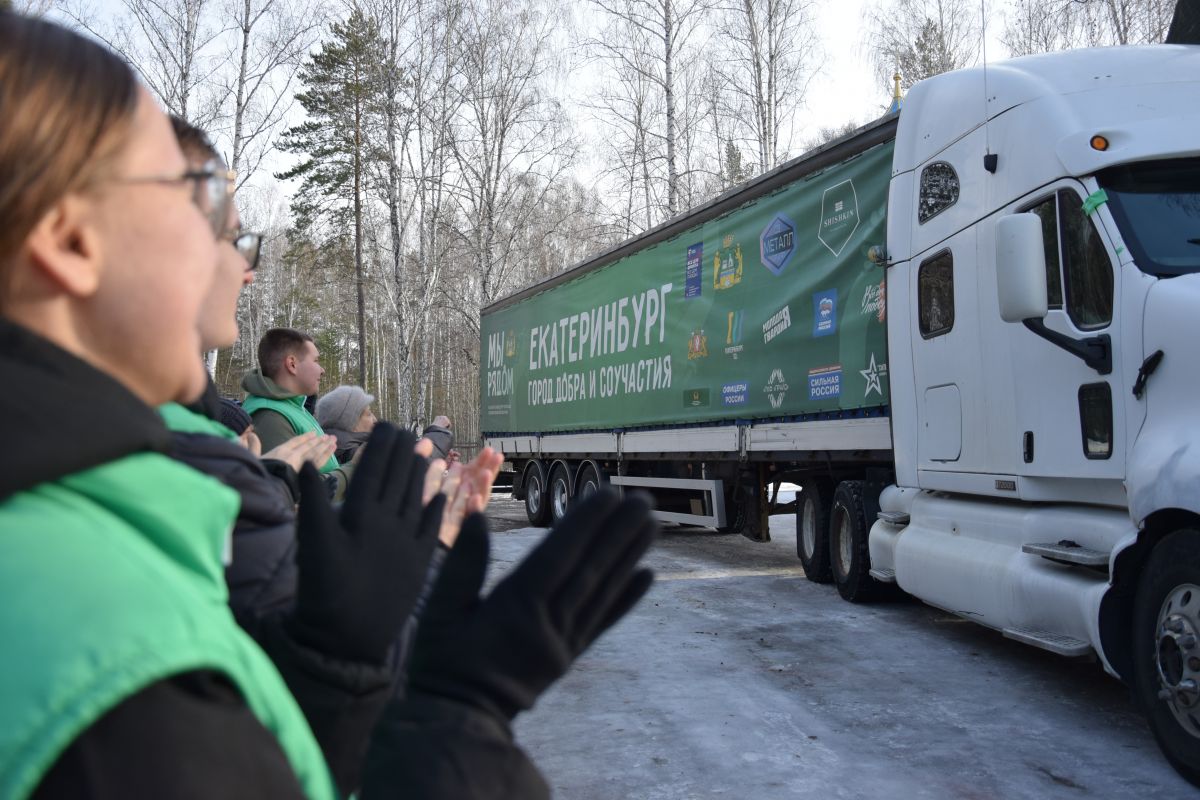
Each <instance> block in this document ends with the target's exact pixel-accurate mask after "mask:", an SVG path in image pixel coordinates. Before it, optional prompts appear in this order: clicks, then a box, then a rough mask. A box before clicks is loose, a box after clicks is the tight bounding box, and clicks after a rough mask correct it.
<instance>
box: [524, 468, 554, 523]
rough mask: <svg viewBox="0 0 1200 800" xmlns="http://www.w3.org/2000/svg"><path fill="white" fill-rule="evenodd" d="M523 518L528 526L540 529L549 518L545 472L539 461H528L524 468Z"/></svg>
mask: <svg viewBox="0 0 1200 800" xmlns="http://www.w3.org/2000/svg"><path fill="white" fill-rule="evenodd" d="M524 483H525V516H526V517H527V518H528V519H529V524H530V525H536V526H537V527H539V528H540V527H542V526H544V525H545V524H546V521H547V520H548V519H549V518H550V503H549V502H548V501H549V494H548V492H547V491H546V470H545V468H544V467H543V466H542V464H541V462H540V461H530V462H529V466H527V467H526V468H525V481H524Z"/></svg>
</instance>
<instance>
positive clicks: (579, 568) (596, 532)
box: [409, 490, 658, 720]
mask: <svg viewBox="0 0 1200 800" xmlns="http://www.w3.org/2000/svg"><path fill="white" fill-rule="evenodd" d="M657 532H658V524H657V523H656V522H655V521H654V520H653V518H651V516H650V505H649V503H647V502H646V500H644V499H642V498H640V497H635V498H629V499H625V500H621V499H620V498H619V497H618V496H617V495H616V493H615V492H612V491H610V490H603V491H600V492H597V493H595V494H594V495H592V496H591V497H588V498H587V499H586V500H584V501H582V502H580V503H579V504H578V505H576V506H575V507H574V508H572V509H571V511H570V512H569V513H568V514H567V516H566V517H564V518H563V520H562V521H561V522H560V523H559V524H558V525H556V526H554V529H553V530H551V531H550V533H549V534H548V535H547V536H546V538H545V540H543V541H542V543H541V544H539V545H538V546H537V547H536V548H535V549H534V550H533V552H532V553H530V554H529V556H528V557H527V558H526V559H525V560H524V561H523V562H522V563H521V564H520V565H519V566H518V567H517V568H516V569H514V570H513V571H512V573H511V574H509V575H508V576H507V577H506V578H505V579H504V580H503V581H501V582H500V584H499V585H497V586H496V588H495V589H493V590H492V592H491V593H490V594H488V595H487V597H480V594H479V592H480V589H481V588H482V587H483V580H484V575H485V574H486V572H487V565H488V533H487V524H486V523H485V522H484V519H483V516H482V515H480V514H473V515H471V516H470V517H468V518H467V520H466V522H464V523H463V526H462V531H461V533H460V534H459V537H458V541H457V542H456V543H455V545H454V549H452V550H451V551H450V554H449V555H448V556H447V557H446V563H445V564H444V565H443V567H442V573H441V575H440V577H439V578H438V582H437V584H436V585H435V586H434V590H433V594H432V596H431V597H430V599H429V604H428V606H426V610H425V613H424V615H423V616H422V619H421V623H420V626H419V628H418V631H417V640H416V644H415V646H414V648H413V657H412V663H411V665H410V671H409V685H410V686H411V687H412V688H414V689H416V690H418V691H423V692H427V693H429V694H433V695H440V696H444V697H450V698H454V699H457V700H459V701H461V702H464V703H468V704H471V705H473V706H476V707H478V708H482V709H484V710H485V711H489V712H491V713H493V714H496V715H498V716H500V717H501V718H503V719H506V720H511V719H512V718H513V717H515V716H516V715H517V713H518V712H520V711H522V710H525V709H528V708H531V707H532V706H533V704H534V701H535V700H537V698H538V696H539V695H540V694H541V693H542V692H543V691H545V689H546V688H547V687H548V686H550V684H552V683H553V682H554V681H556V680H557V679H558V678H559V677H560V676H562V675H563V673H565V672H566V671H567V668H568V667H570V665H571V662H573V661H574V660H575V658H576V657H577V656H578V655H579V654H580V653H582V652H583V651H584V650H586V649H587V647H588V646H589V645H590V644H591V643H592V642H593V641H595V640H596V638H597V637H599V636H600V634H601V633H603V632H604V631H605V630H607V629H608V628H609V627H611V626H612V625H613V624H614V623H615V622H616V621H617V620H619V619H620V618H621V617H622V616H624V615H625V613H626V612H627V611H629V609H631V608H632V607H633V606H634V604H635V603H637V601H638V600H639V599H640V598H641V597H642V595H643V594H645V593H646V590H647V589H649V588H650V584H651V583H652V582H653V580H654V576H653V573H651V572H650V570H648V569H637V563H638V560H639V559H640V558H641V557H642V555H643V554H644V553H645V552H646V550H647V549H648V548H649V547H650V544H651V543H652V542H653V540H654V538H655V536H656V535H657Z"/></svg>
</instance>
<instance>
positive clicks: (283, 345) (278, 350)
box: [258, 328, 313, 378]
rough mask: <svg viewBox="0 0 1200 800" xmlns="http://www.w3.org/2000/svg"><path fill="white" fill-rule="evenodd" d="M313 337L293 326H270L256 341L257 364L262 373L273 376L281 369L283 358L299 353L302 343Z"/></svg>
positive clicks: (309, 340)
mask: <svg viewBox="0 0 1200 800" xmlns="http://www.w3.org/2000/svg"><path fill="white" fill-rule="evenodd" d="M312 340H313V338H312V337H311V336H309V335H308V334H307V333H301V332H300V331H298V330H296V329H294V328H271V330H269V331H267V332H266V333H264V334H263V337H262V341H260V342H259V343H258V366H259V368H260V369H261V370H262V374H263V375H266V376H267V377H268V378H274V377H275V376H276V375H278V374H279V373H280V372H282V371H283V360H284V359H285V358H287V357H288V356H290V355H299V353H300V352H301V351H303V350H304V343H305V342H311V341H312Z"/></svg>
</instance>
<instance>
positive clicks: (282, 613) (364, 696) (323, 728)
mask: <svg viewBox="0 0 1200 800" xmlns="http://www.w3.org/2000/svg"><path fill="white" fill-rule="evenodd" d="M171 123H172V126H173V128H174V131H175V135H176V138H177V139H178V140H179V145H180V148H181V149H182V150H183V153H184V156H185V157H186V158H187V160H188V165H189V167H190V168H191V169H192V170H194V171H196V172H204V173H207V174H209V175H212V176H214V180H219V181H220V182H221V183H222V184H223V185H228V186H230V187H232V186H233V181H234V180H235V176H233V175H232V173H229V172H228V171H227V170H226V168H225V165H224V163H223V162H222V161H221V159H220V157H219V156H218V155H217V153H216V150H215V149H214V148H213V146H212V144H211V143H210V142H209V140H208V137H207V136H206V135H205V134H204V133H203V132H202V131H200V130H199V129H198V128H196V127H194V126H192V125H190V124H188V123H187V122H184V121H183V120H181V119H178V118H175V117H172V119H171ZM208 194H209V196H210V197H213V198H220V197H231V196H232V194H231V192H226V191H224V190H223V188H221V187H217V188H215V189H214V190H213V191H211V192H209V193H208ZM226 209H227V211H226V222H225V225H224V227H223V229H222V231H221V233H220V235H219V239H218V242H219V244H218V251H219V258H218V264H217V270H216V275H215V277H214V279H213V283H212V287H211V288H210V290H209V292H208V295H207V297H206V298H205V300H204V303H203V305H202V307H201V309H200V317H199V326H198V327H199V330H200V340H201V345H202V346H203V348H204V349H205V350H212V349H218V348H224V347H229V346H231V345H232V344H233V343H234V342H235V341H236V340H237V336H238V325H237V302H238V295H239V294H240V292H241V290H242V289H243V288H244V287H245V286H248V285H249V284H250V283H252V282H253V281H254V268H255V267H256V265H257V261H258V249H259V243H260V241H261V237H260V236H259V235H258V234H256V233H246V232H243V231H242V230H241V219H240V216H239V214H238V210H237V208H236V205H235V204H234V203H232V202H229V203H226ZM193 358H197V359H198V358H199V354H194V355H193ZM159 413H160V414H161V415H162V417H163V420H164V421H165V422H166V424H167V427H168V428H170V429H171V431H172V443H171V450H170V455H171V457H172V458H175V459H177V460H179V461H182V462H183V463H185V464H188V465H189V466H191V467H193V468H195V469H197V470H199V471H200V472H203V473H205V474H206V475H210V476H212V477H214V478H216V479H218V480H220V481H221V482H222V483H224V484H225V485H226V486H228V487H229V488H231V489H234V490H236V491H237V493H238V495H239V496H240V498H241V506H240V509H239V511H238V516H237V520H236V521H235V523H234V528H233V534H232V539H231V554H232V555H231V560H230V562H229V563H228V564H227V565H226V567H225V579H226V583H227V584H228V586H229V606H230V608H231V609H232V611H233V613H234V616H235V617H236V618H237V621H238V623H239V624H240V625H241V626H242V627H243V628H244V629H245V630H246V632H247V633H249V634H250V635H251V636H253V637H254V639H255V641H257V642H258V643H259V644H260V645H261V646H262V647H263V649H264V650H265V651H266V652H267V654H268V655H269V656H270V657H271V660H272V661H273V662H274V663H275V665H276V667H277V668H278V669H279V671H280V674H281V675H282V676H283V678H284V680H285V682H286V683H287V684H288V687H289V688H290V689H291V691H292V694H293V696H295V698H296V700H297V702H298V703H299V705H300V708H301V710H302V711H303V712H304V713H305V717H306V718H307V719H308V721H309V724H310V726H311V727H312V729H313V733H314V735H315V736H316V738H317V741H318V742H319V743H320V745H321V749H322V751H323V752H324V754H325V756H326V761H327V763H328V764H329V767H330V770H331V771H332V772H333V774H334V777H335V780H336V782H337V784H338V787H339V788H340V789H341V790H342V792H343V793H344V794H347V795H348V794H350V793H351V792H352V791H353V790H354V789H355V788H356V787H357V786H358V784H359V774H360V773H361V770H362V761H363V754H364V753H365V751H366V746H367V742H368V740H369V738H370V735H371V731H372V730H373V729H374V727H375V723H376V721H377V719H378V717H379V714H380V712H381V711H382V710H383V707H384V705H385V704H386V702H387V700H388V699H389V697H390V696H391V694H392V691H393V686H392V684H393V682H394V678H395V670H394V669H393V668H392V666H391V665H390V663H384V664H372V663H370V662H363V661H355V660H348V659H344V658H339V657H338V656H336V655H335V654H331V653H326V652H322V651H321V650H320V649H319V648H314V647H311V646H305V645H302V644H298V643H297V642H295V641H294V640H293V638H292V636H291V635H290V633H289V631H288V626H287V625H286V618H287V615H288V614H289V613H290V612H291V610H292V606H293V604H294V601H295V597H296V587H297V582H298V578H299V576H298V573H297V567H296V511H295V504H296V502H298V501H299V500H300V497H299V496H298V494H299V489H298V487H299V481H298V476H297V474H296V473H297V472H299V470H300V468H301V464H302V463H303V462H304V461H309V462H310V463H312V464H313V465H314V466H318V467H319V466H320V465H321V464H323V463H324V462H325V460H326V459H328V458H329V456H330V455H331V454H332V453H333V448H334V446H335V444H336V442H335V440H334V438H333V437H332V436H326V437H317V436H315V435H309V436H307V437H296V439H293V440H292V441H291V442H288V443H285V444H284V445H281V446H280V447H279V448H276V449H275V450H273V451H271V452H269V453H266V454H265V455H263V456H262V458H261V459H260V458H259V454H258V453H257V452H253V451H252V450H250V449H248V448H247V447H246V446H245V445H244V444H243V443H242V442H241V441H239V437H238V434H237V433H235V432H234V431H232V430H230V429H229V428H227V427H226V426H225V425H223V424H222V423H221V421H220V420H221V417H222V404H221V400H220V397H219V395H218V393H217V391H216V388H215V386H214V385H213V384H212V382H211V381H209V384H208V390H207V391H206V392H205V395H204V397H202V398H201V399H200V400H199V401H197V402H195V403H193V404H190V405H187V406H185V405H183V404H180V403H168V404H166V405H164V406H161V407H160V408H159ZM325 440H327V441H325ZM280 451H285V452H280ZM426 455H428V453H426ZM443 467H444V465H441V466H438V467H437V468H436V469H438V470H439V471H440V470H441V469H442V468H443Z"/></svg>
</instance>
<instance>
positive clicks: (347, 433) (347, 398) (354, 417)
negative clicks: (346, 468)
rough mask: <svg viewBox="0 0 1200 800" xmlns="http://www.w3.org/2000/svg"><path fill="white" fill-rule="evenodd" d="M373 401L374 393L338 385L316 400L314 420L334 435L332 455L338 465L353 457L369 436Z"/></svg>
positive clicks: (372, 426) (373, 425)
mask: <svg viewBox="0 0 1200 800" xmlns="http://www.w3.org/2000/svg"><path fill="white" fill-rule="evenodd" d="M374 401H375V397H374V395H370V394H367V393H366V392H365V391H363V390H362V389H361V388H359V387H358V386H339V387H337V388H336V389H331V390H329V392H327V393H326V394H325V395H324V396H323V397H322V398H321V399H320V400H318V401H317V413H316V417H317V422H319V423H320V424H321V428H322V429H323V430H324V431H325V433H328V434H332V435H334V436H336V437H337V450H336V451H335V452H334V454H333V456H334V458H336V459H337V460H338V463H339V464H345V463H346V462H347V461H350V460H351V459H353V458H354V456H355V454H356V453H357V452H358V451H359V448H361V447H362V445H363V443H364V442H366V441H367V437H368V436H370V435H371V429H372V428H374V427H375V423H376V421H377V420H376V419H375V414H374V413H373V412H372V411H371V403H373V402H374Z"/></svg>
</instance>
